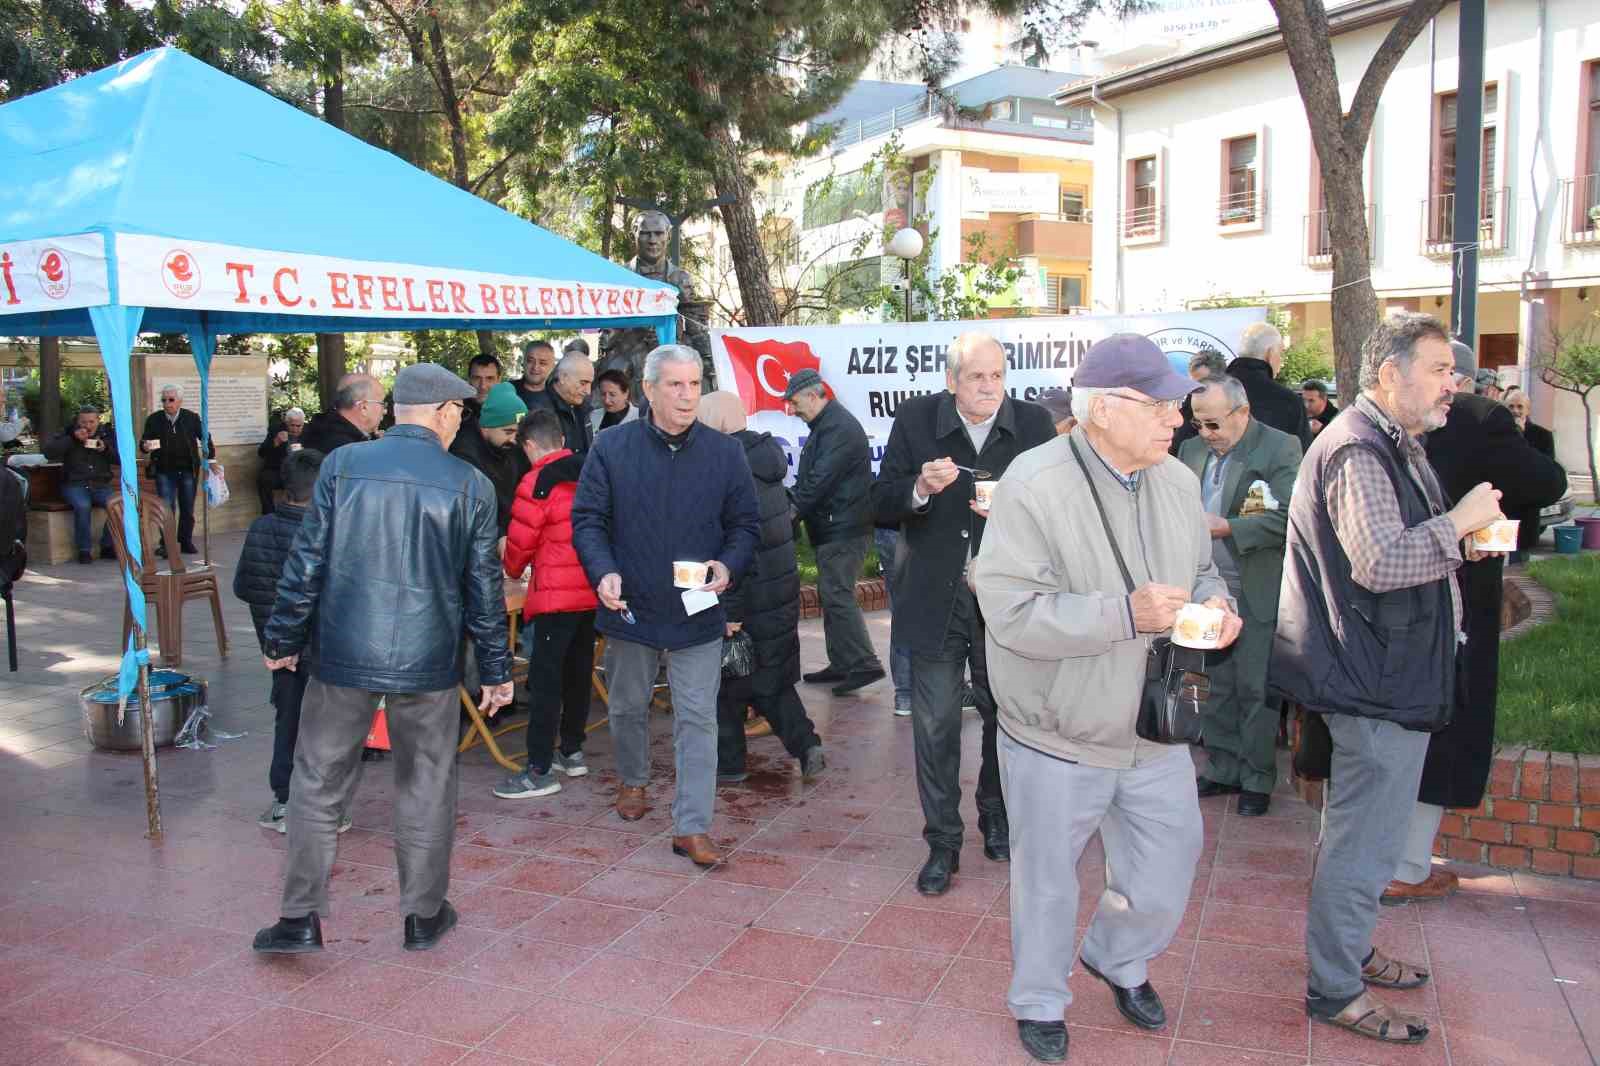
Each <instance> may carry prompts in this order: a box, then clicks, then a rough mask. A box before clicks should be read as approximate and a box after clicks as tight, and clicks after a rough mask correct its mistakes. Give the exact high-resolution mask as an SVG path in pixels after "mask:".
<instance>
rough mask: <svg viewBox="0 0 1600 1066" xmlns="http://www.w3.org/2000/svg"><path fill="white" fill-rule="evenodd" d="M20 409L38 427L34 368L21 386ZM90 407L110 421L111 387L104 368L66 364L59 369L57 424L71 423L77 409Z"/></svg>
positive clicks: (38, 405)
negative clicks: (89, 368)
mask: <svg viewBox="0 0 1600 1066" xmlns="http://www.w3.org/2000/svg"><path fill="white" fill-rule="evenodd" d="M21 402H22V410H23V411H24V412H25V413H26V414H27V416H28V422H29V423H30V424H31V425H33V426H34V427H35V428H37V427H38V426H39V425H40V424H41V414H42V409H41V407H40V403H39V372H38V371H37V370H35V371H34V372H33V373H32V375H30V376H29V378H28V381H27V384H25V385H24V386H23V387H22V400H21ZM85 405H89V406H92V407H94V408H96V409H97V410H99V411H100V412H101V413H102V421H105V422H107V423H110V422H111V421H112V416H111V387H110V386H109V385H108V384H107V382H106V375H105V371H103V370H88V369H78V368H76V367H69V368H66V369H63V370H62V371H61V404H60V406H59V407H58V408H57V421H56V423H55V424H56V425H58V426H70V425H72V420H73V419H74V418H76V417H77V415H78V408H79V407H83V406H85Z"/></svg>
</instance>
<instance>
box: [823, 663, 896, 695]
mask: <svg viewBox="0 0 1600 1066" xmlns="http://www.w3.org/2000/svg"><path fill="white" fill-rule="evenodd" d="M887 676H888V675H887V674H885V673H884V672H883V667H881V666H871V667H868V668H867V669H865V670H852V671H850V673H849V675H848V676H847V677H845V679H844V680H843V681H842V682H840V683H839V684H837V685H835V686H833V694H834V695H835V696H848V695H850V693H852V692H854V691H856V690H857V689H862V688H866V687H867V686H868V685H872V684H876V683H877V682H879V681H882V680H883V679H884V678H885V677H887Z"/></svg>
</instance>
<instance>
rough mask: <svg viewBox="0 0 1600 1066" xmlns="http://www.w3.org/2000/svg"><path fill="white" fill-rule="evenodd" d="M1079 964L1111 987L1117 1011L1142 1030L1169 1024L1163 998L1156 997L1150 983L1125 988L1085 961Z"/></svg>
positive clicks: (1080, 961)
mask: <svg viewBox="0 0 1600 1066" xmlns="http://www.w3.org/2000/svg"><path fill="white" fill-rule="evenodd" d="M1078 962H1079V963H1080V964H1082V966H1083V968H1084V969H1085V970H1086V971H1088V972H1089V973H1091V974H1093V975H1094V976H1096V977H1098V978H1100V980H1102V981H1104V982H1105V983H1106V984H1107V985H1108V986H1109V987H1110V989H1111V995H1112V998H1114V999H1115V1000H1116V1001H1117V1010H1118V1011H1120V1012H1121V1013H1122V1016H1123V1017H1124V1018H1126V1019H1128V1020H1129V1021H1130V1022H1132V1023H1133V1024H1134V1025H1137V1026H1138V1027H1139V1028H1141V1029H1160V1028H1163V1027H1164V1026H1165V1025H1166V1024H1167V1008H1166V1007H1163V1006H1162V1005H1161V997H1160V996H1158V995H1156V990H1155V989H1154V988H1153V987H1151V984H1150V982H1149V981H1146V982H1145V983H1144V984H1142V985H1140V986H1139V987H1138V988H1123V987H1122V986H1121V985H1114V984H1112V983H1111V979H1110V978H1109V977H1107V976H1106V975H1105V974H1103V973H1101V972H1100V971H1099V970H1097V969H1095V968H1094V967H1093V966H1090V965H1089V963H1088V962H1086V961H1085V960H1083V959H1079V960H1078Z"/></svg>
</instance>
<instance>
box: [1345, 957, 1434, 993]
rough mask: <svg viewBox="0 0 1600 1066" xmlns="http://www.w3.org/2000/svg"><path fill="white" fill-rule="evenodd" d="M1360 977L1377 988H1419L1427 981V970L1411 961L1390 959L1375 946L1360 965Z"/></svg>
mask: <svg viewBox="0 0 1600 1066" xmlns="http://www.w3.org/2000/svg"><path fill="white" fill-rule="evenodd" d="M1361 979H1362V980H1363V981H1365V982H1366V983H1367V984H1369V985H1376V986H1377V987H1379V988H1395V989H1404V988H1421V987H1422V986H1423V985H1425V984H1427V983H1428V971H1427V970H1424V969H1423V968H1422V967H1420V966H1417V965H1415V964H1413V963H1409V962H1402V961H1400V960H1399V959H1391V958H1390V957H1389V956H1387V955H1385V954H1384V953H1383V952H1381V951H1379V950H1378V949H1377V948H1373V949H1372V958H1370V959H1368V960H1367V961H1366V964H1365V965H1364V966H1362V967H1361Z"/></svg>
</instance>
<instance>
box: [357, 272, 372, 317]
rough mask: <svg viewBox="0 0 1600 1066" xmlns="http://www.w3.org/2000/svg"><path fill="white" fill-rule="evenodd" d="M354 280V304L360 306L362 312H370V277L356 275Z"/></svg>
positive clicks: (367, 275)
mask: <svg viewBox="0 0 1600 1066" xmlns="http://www.w3.org/2000/svg"><path fill="white" fill-rule="evenodd" d="M355 279H356V303H357V304H359V305H360V307H361V310H363V311H370V310H372V275H371V274H357V275H355Z"/></svg>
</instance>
